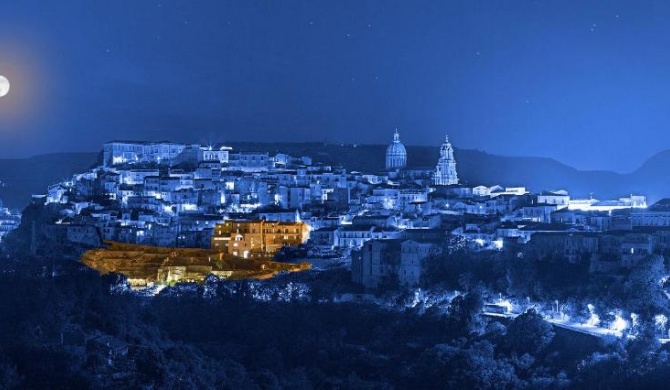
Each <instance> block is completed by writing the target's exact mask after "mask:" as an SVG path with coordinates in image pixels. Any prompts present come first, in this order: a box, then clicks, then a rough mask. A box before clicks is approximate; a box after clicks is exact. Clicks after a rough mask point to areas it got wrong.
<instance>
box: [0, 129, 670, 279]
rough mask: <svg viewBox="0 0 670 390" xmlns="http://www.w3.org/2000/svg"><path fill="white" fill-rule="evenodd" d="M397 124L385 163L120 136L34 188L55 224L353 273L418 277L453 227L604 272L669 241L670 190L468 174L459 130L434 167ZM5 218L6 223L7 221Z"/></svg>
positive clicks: (89, 236)
mask: <svg viewBox="0 0 670 390" xmlns="http://www.w3.org/2000/svg"><path fill="white" fill-rule="evenodd" d="M407 161H408V156H407V151H406V148H405V147H404V145H403V144H402V142H401V141H400V135H399V133H398V132H397V131H396V132H395V134H394V136H393V141H392V142H391V144H390V145H389V146H388V148H387V153H386V159H385V162H386V164H385V166H386V170H385V171H383V172H363V173H361V172H347V171H346V170H345V169H344V168H341V167H334V166H328V165H323V164H319V163H313V162H312V159H311V158H310V157H306V156H290V155H287V154H276V155H270V154H269V153H265V152H245V151H234V150H233V149H232V148H230V147H226V146H221V145H218V146H201V145H186V144H178V143H173V142H136V141H113V142H108V143H106V144H105V145H104V148H103V163H102V165H101V166H98V167H96V168H94V169H91V170H90V171H88V172H85V173H81V174H76V175H74V176H73V177H72V178H71V180H68V181H64V182H61V183H58V184H55V185H52V186H51V187H49V189H48V193H47V194H46V195H41V196H34V197H33V201H34V202H43V203H45V204H59V205H60V206H61V208H62V210H61V211H60V213H61V218H60V219H59V220H58V221H57V222H56V223H55V224H53V225H51V226H46V227H44V229H46V230H49V229H50V230H49V234H50V235H51V236H54V237H56V236H58V237H62V238H63V239H66V240H68V241H70V242H76V243H80V244H85V245H89V246H96V245H99V244H100V242H101V241H102V240H111V241H119V242H125V243H132V244H143V245H155V246H163V247H200V248H211V249H213V250H218V251H221V252H224V253H228V254H231V255H234V256H239V257H242V258H257V257H266V256H272V255H273V254H275V253H277V252H278V251H279V250H281V248H283V247H285V246H297V245H301V244H306V246H307V248H308V249H309V256H312V257H326V256H335V255H342V254H343V253H344V254H346V255H349V254H351V259H352V278H353V280H354V281H356V282H359V283H361V284H363V285H365V286H366V287H369V288H375V287H377V286H378V285H379V284H380V283H382V282H384V280H387V279H392V280H397V281H398V282H399V283H400V284H402V285H408V286H409V285H415V284H417V283H418V282H419V281H420V280H421V277H422V275H423V273H424V272H425V262H426V260H427V259H429V258H431V257H435V256H439V255H440V253H441V252H442V251H443V250H444V245H443V243H444V242H445V238H446V237H447V236H451V237H453V236H458V237H461V238H462V242H465V243H466V245H469V246H470V247H472V248H474V249H498V250H509V251H514V253H515V254H516V255H518V256H534V257H537V258H538V259H561V260H565V261H572V262H578V261H579V262H581V261H586V262H589V264H590V265H591V270H592V271H593V272H602V271H611V270H615V269H619V268H621V267H632V266H634V265H635V264H636V262H637V261H639V260H640V259H641V258H643V257H644V256H646V255H647V254H650V253H654V252H658V251H665V250H667V249H668V246H669V245H670V201H668V200H662V201H660V202H658V203H656V204H654V205H653V206H651V207H649V208H647V204H646V199H645V197H644V196H634V195H631V196H629V197H625V198H621V199H618V200H607V201H598V200H596V199H592V198H588V199H575V198H573V197H571V196H570V194H568V193H567V192H566V191H561V190H557V191H543V192H539V193H530V192H529V191H527V190H526V188H524V187H501V186H498V185H493V186H484V185H470V184H459V179H458V174H457V171H456V159H455V156H454V149H453V148H452V146H451V144H450V143H449V140H448V138H447V139H445V141H444V143H443V144H442V145H441V147H440V148H439V158H438V160H437V164H436V165H435V166H434V167H431V168H426V169H420V168H414V167H408V164H407ZM0 227H1V226H0Z"/></svg>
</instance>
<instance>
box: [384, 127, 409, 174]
mask: <svg viewBox="0 0 670 390" xmlns="http://www.w3.org/2000/svg"><path fill="white" fill-rule="evenodd" d="M405 166H407V150H405V145H403V144H402V142H400V134H398V130H396V131H395V133H394V134H393V142H391V144H390V145H389V146H388V148H386V170H387V171H390V170H395V169H402V168H405Z"/></svg>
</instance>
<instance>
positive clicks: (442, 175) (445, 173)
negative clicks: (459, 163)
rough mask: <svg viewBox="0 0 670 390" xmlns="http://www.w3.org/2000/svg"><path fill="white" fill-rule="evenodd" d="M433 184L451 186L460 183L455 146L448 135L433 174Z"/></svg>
mask: <svg viewBox="0 0 670 390" xmlns="http://www.w3.org/2000/svg"><path fill="white" fill-rule="evenodd" d="M433 184H435V185H436V186H449V185H453V184H458V174H457V173H456V160H455V159H454V148H452V147H451V144H450V143H449V137H446V138H445V140H444V143H443V144H442V146H441V147H440V159H439V160H438V161H437V166H436V167H435V174H434V175H433Z"/></svg>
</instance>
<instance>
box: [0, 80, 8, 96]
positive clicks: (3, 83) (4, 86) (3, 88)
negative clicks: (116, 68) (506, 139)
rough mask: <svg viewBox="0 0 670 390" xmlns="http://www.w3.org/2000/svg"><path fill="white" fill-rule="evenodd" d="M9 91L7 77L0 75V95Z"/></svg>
mask: <svg viewBox="0 0 670 390" xmlns="http://www.w3.org/2000/svg"><path fill="white" fill-rule="evenodd" d="M8 93H9V80H7V77H5V76H2V75H0V97H3V96H5V95H7V94H8Z"/></svg>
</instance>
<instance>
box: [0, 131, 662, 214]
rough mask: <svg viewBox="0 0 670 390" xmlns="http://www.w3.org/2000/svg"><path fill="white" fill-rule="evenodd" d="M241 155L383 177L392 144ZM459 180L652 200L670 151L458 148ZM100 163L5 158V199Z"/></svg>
mask: <svg viewBox="0 0 670 390" xmlns="http://www.w3.org/2000/svg"><path fill="white" fill-rule="evenodd" d="M227 145H228V146H232V147H233V149H234V150H238V151H261V152H268V153H270V154H274V153H287V154H291V155H296V156H310V157H312V159H313V160H314V162H323V163H324V164H329V165H342V166H344V167H346V168H347V169H348V170H356V171H362V172H381V171H383V170H384V161H385V154H386V145H355V144H327V143H250V142H231V143H227ZM406 148H407V155H408V166H409V167H426V168H432V167H434V166H435V164H436V163H437V159H438V157H439V148H438V146H434V147H432V146H411V145H409V146H406ZM454 155H455V157H456V161H457V163H458V165H457V169H458V175H459V178H460V179H461V181H462V182H463V183H468V184H474V185H478V184H484V185H494V184H500V185H503V186H526V187H527V188H528V189H530V190H531V191H541V190H545V189H548V190H552V189H553V190H556V189H565V190H567V191H569V192H570V193H571V194H572V195H573V196H589V195H590V194H593V196H594V197H596V198H598V199H610V198H618V197H621V196H626V195H629V194H631V193H635V194H644V195H647V196H648V198H649V201H655V200H658V199H660V198H663V197H670V150H668V151H664V152H661V153H658V154H656V155H654V156H652V157H651V158H650V159H648V160H647V161H646V162H645V163H644V164H642V166H640V168H638V169H637V170H635V171H634V172H632V173H629V174H619V173H614V172H609V171H579V170H577V169H575V168H572V167H570V166H568V165H565V164H563V163H560V162H558V161H556V160H554V159H551V158H544V157H507V156H498V155H493V154H489V153H486V152H483V151H479V150H468V149H458V148H456V149H455V152H454ZM98 158H99V152H95V153H55V154H46V155H39V156H35V157H30V158H25V159H0V181H2V182H4V183H6V186H4V187H0V200H2V201H3V202H4V203H5V205H7V206H9V207H13V208H23V207H24V206H25V205H26V204H27V203H28V202H29V199H30V195H31V194H41V193H45V192H46V190H47V187H48V186H49V185H50V184H53V183H56V182H59V181H61V180H64V179H67V178H69V177H70V176H71V175H72V174H74V173H79V172H83V171H86V170H87V169H89V168H90V167H92V166H94V165H95V164H96V162H97V161H98Z"/></svg>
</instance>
